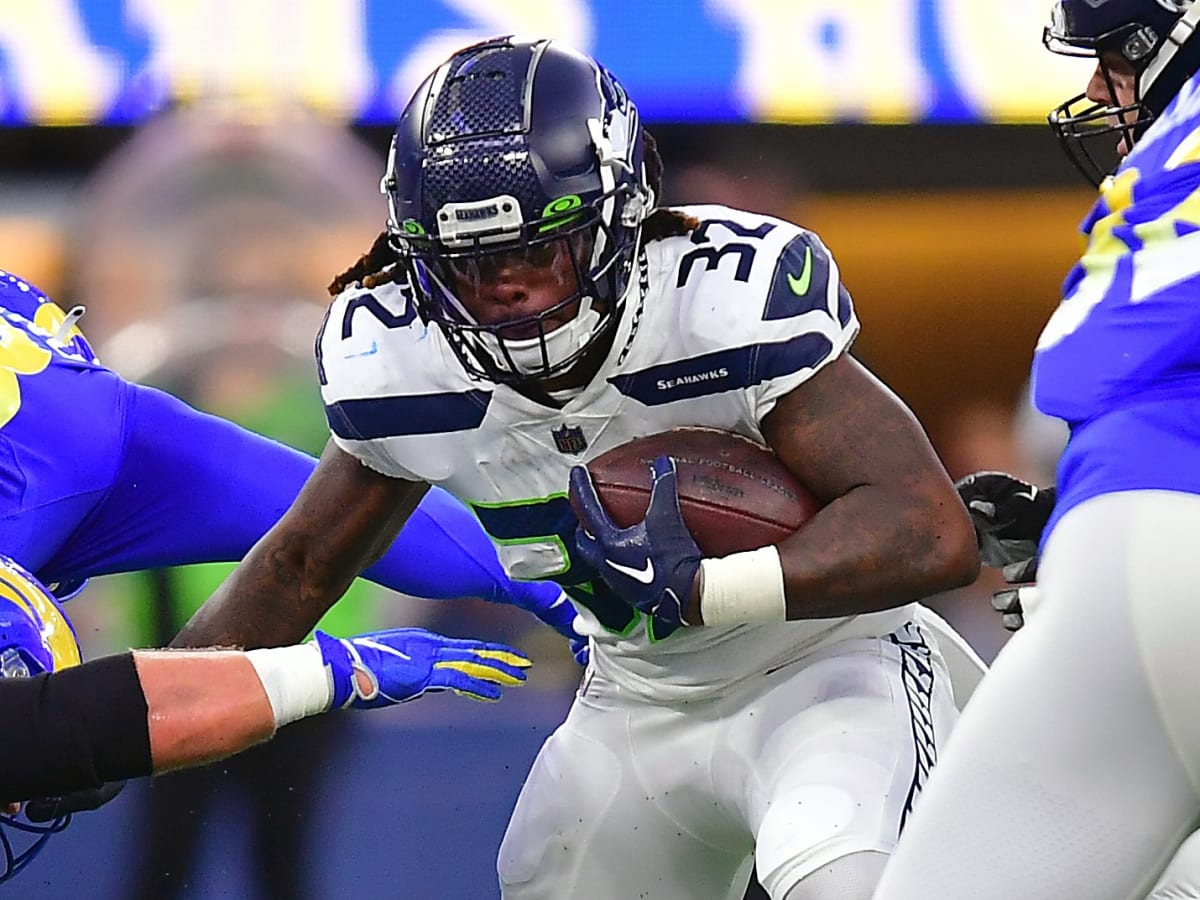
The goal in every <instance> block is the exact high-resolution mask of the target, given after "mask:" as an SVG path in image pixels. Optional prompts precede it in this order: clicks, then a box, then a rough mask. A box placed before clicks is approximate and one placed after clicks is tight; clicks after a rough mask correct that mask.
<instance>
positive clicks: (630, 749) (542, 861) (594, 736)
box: [499, 623, 982, 900]
mask: <svg viewBox="0 0 1200 900" xmlns="http://www.w3.org/2000/svg"><path fill="white" fill-rule="evenodd" d="M941 624H942V625H943V626H944V623H941ZM954 639H956V640H957V638H956V637H955V638H954ZM958 650H960V648H956V651H958ZM965 652H966V656H964V655H963V653H962V652H957V653H956V659H965V658H966V657H971V658H972V659H974V657H973V655H971V654H970V651H965ZM974 665H975V666H976V667H978V669H979V670H981V668H982V667H981V666H980V665H979V663H978V660H977V659H975V662H974ZM589 675H591V673H590V672H589ZM978 675H979V671H973V672H970V673H969V674H968V676H967V681H970V680H971V679H973V678H975V677H978ZM956 718H957V710H956V709H955V705H954V697H953V693H952V691H951V687H950V680H949V676H948V674H947V669H946V664H945V662H944V660H943V658H942V656H941V653H940V652H939V650H938V648H937V645H936V643H935V642H934V639H933V638H932V637H931V636H930V634H929V632H928V631H927V629H926V628H923V627H918V626H916V625H909V626H906V627H905V628H903V629H901V630H900V631H898V632H896V633H894V634H893V635H891V636H888V637H884V638H867V639H854V640H846V641H842V642H839V643H836V644H832V645H829V646H827V647H824V648H822V649H820V650H818V651H816V652H815V653H813V654H812V655H810V656H807V657H804V658H802V659H800V660H799V661H797V662H794V663H792V664H790V665H787V666H785V667H783V668H782V669H779V670H777V671H774V672H771V673H769V674H765V675H764V676H762V677H758V678H754V679H749V680H747V681H746V682H743V683H741V684H739V685H737V686H735V687H734V688H732V689H731V690H730V691H729V692H727V693H725V694H724V695H722V696H721V697H719V698H716V699H711V700H705V701H700V702H687V703H678V704H673V705H669V704H659V705H655V704H651V703H649V702H648V701H646V700H643V699H640V698H636V697H631V696H629V695H628V693H627V692H625V691H622V690H621V689H620V688H618V687H617V686H616V685H614V684H612V683H611V682H608V681H605V680H602V679H601V678H600V677H598V676H593V677H590V680H585V686H584V688H582V689H581V691H580V694H579V695H578V696H577V698H576V701H575V704H574V706H573V707H572V709H571V713H570V715H569V716H568V717H567V720H566V721H565V722H564V723H563V724H562V725H561V726H560V727H559V728H558V730H557V731H556V732H555V733H554V734H553V735H552V736H551V737H550V739H549V740H548V741H547V742H546V744H545V745H544V746H543V747H542V750H541V753H540V754H539V755H538V758H537V760H536V762H535V763H534V765H533V769H532V771H531V772H530V774H529V777H528V779H527V780H526V782H525V787H524V789H523V790H522V791H521V796H520V799H519V800H518V801H517V807H516V810H515V812H514V813H513V817H512V820H511V822H510V823H509V826H508V833H507V834H506V835H505V837H504V843H503V845H502V846H501V848H500V858H499V873H500V882H501V885H502V887H503V895H504V897H505V898H507V900H534V898H536V900H551V898H553V900H565V898H570V900H638V898H643V900H700V898H716V900H720V898H726V897H728V898H740V897H741V896H742V894H743V892H744V890H745V886H746V883H747V880H748V877H749V872H750V867H751V865H752V864H753V863H754V862H755V861H757V864H758V873H759V878H760V880H761V882H762V884H763V885H764V887H765V888H766V889H767V891H768V892H769V893H770V894H771V896H772V897H773V898H775V900H781V898H783V897H784V896H785V895H786V894H787V892H788V891H789V890H791V888H792V887H793V886H794V885H796V884H797V883H798V882H800V881H801V880H802V879H803V878H805V877H806V876H808V875H810V874H812V873H813V872H815V871H817V870H818V869H820V868H821V867H827V866H829V865H830V864H831V863H834V862H835V861H836V860H839V859H842V858H844V857H846V856H847V855H848V854H853V853H859V852H871V853H885V854H886V853H889V852H890V851H891V849H892V847H893V844H894V843H895V841H896V836H897V834H898V832H899V830H900V828H901V827H902V826H903V824H904V822H905V820H906V818H907V816H908V813H909V809H910V805H911V803H912V801H913V799H914V798H915V796H916V794H917V793H918V792H919V791H920V789H921V787H922V785H923V783H924V781H925V778H926V776H927V775H928V771H929V767H930V766H931V765H932V764H933V762H934V760H935V758H936V753H937V742H938V741H939V740H941V739H942V737H943V736H944V735H945V734H947V733H948V731H949V729H950V727H951V725H952V724H953V722H954V720H955V719H956ZM876 877H877V870H876V871H875V872H874V873H873V875H872V877H871V882H870V884H868V885H867V887H866V890H867V891H869V890H870V886H871V885H873V884H874V879H875V878H876ZM860 896H866V894H865V893H863V894H861V895H860ZM831 900H832V897H831Z"/></svg>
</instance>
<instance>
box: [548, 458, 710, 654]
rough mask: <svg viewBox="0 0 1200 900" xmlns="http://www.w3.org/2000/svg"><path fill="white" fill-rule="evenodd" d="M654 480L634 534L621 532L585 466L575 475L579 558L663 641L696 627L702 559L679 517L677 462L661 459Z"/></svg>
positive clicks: (573, 495) (573, 491)
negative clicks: (691, 611) (694, 599)
mask: <svg viewBox="0 0 1200 900" xmlns="http://www.w3.org/2000/svg"><path fill="white" fill-rule="evenodd" d="M650 476H651V486H650V503H649V506H648V507H647V509H646V517H645V518H644V519H642V521H641V522H638V523H637V524H636V525H634V526H632V527H630V528H618V527H617V526H616V524H614V522H613V521H612V519H610V518H609V517H608V513H607V512H605V510H604V507H603V505H601V503H600V498H599V497H597V496H596V487H595V485H593V484H592V476H591V475H590V474H589V473H588V470H587V469H586V468H584V467H583V466H575V467H574V468H573V469H571V487H570V492H571V504H572V506H573V507H574V509H575V511H576V514H577V515H578V516H579V527H578V529H576V531H575V544H576V547H577V548H578V550H579V555H580V556H581V557H582V558H583V560H584V561H585V562H587V563H588V564H589V565H591V566H592V567H594V568H595V569H596V570H597V571H598V572H599V573H600V577H601V578H603V579H604V581H605V583H606V584H607V585H608V586H609V587H610V588H612V590H613V591H614V592H615V593H616V595H617V596H618V597H620V598H621V599H622V600H624V601H625V602H626V603H628V604H629V605H630V606H632V607H634V608H635V609H637V610H639V611H641V612H643V613H645V614H646V615H648V616H650V624H651V636H652V637H654V638H655V639H661V638H665V637H666V636H667V635H669V634H671V633H672V632H673V631H675V629H677V628H679V627H680V626H686V625H689V624H691V623H690V622H688V620H687V613H688V607H689V605H690V603H691V596H692V589H693V587H694V585H695V583H696V578H697V577H698V575H699V572H700V558H701V554H700V548H699V547H697V546H696V541H695V540H694V539H693V538H692V535H691V532H689V531H688V530H687V526H686V525H684V523H683V514H682V513H681V512H680V511H679V490H678V484H677V482H678V474H677V473H676V471H675V460H674V459H672V458H671V457H669V456H660V457H658V458H657V459H655V460H654V462H653V463H652V464H651V466H650Z"/></svg>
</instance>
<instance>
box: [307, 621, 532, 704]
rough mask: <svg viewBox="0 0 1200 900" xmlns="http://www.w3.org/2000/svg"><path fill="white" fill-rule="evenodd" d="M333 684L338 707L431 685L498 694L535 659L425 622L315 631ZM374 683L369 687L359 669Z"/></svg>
mask: <svg viewBox="0 0 1200 900" xmlns="http://www.w3.org/2000/svg"><path fill="white" fill-rule="evenodd" d="M314 637H315V640H316V643H317V646H318V647H319V648H320V650H321V659H323V660H324V662H325V668H326V670H327V671H328V672H329V678H330V681H331V683H332V685H333V706H332V708H333V709H346V708H348V707H353V708H355V709H376V708H378V707H380V706H391V705H392V704H395V703H404V702H406V701H408V700H415V699H416V698H417V697H420V696H421V695H422V694H424V693H425V692H426V691H454V693H456V694H461V695H462V696H464V697H470V698H471V699H472V700H499V699H500V688H501V686H504V687H513V686H514V685H519V684H521V683H522V682H523V681H524V680H525V670H526V669H527V668H529V666H530V665H532V663H531V662H530V661H529V659H528V658H527V657H526V656H525V655H524V654H522V653H520V652H518V651H516V650H514V649H512V648H511V647H506V646H504V645H503V644H486V643H483V642H482V641H471V640H461V639H459V638H449V637H443V636H442V635H440V634H434V633H432V632H430V631H425V630H424V629H423V628H393V629H389V630H387V631H372V632H368V633H367V634H360V635H358V636H357V637H352V638H335V637H332V636H330V635H328V634H326V633H325V632H323V631H318V632H316V634H315V635H314ZM360 674H361V675H363V676H365V680H366V681H367V682H368V684H369V685H370V687H369V689H367V690H364V689H363V687H362V685H361V684H360V683H359V678H358V677H357V676H358V675H360Z"/></svg>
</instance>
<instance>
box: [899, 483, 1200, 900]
mask: <svg viewBox="0 0 1200 900" xmlns="http://www.w3.org/2000/svg"><path fill="white" fill-rule="evenodd" d="M1039 575H1040V586H1041V598H1040V602H1039V605H1038V607H1037V610H1036V612H1035V614H1033V615H1031V616H1028V617H1027V620H1026V626H1025V628H1023V629H1022V630H1021V631H1020V632H1018V633H1017V634H1016V635H1015V636H1014V637H1013V639H1012V640H1011V641H1010V642H1009V644H1008V646H1007V647H1005V649H1004V650H1003V651H1002V652H1001V653H1000V656H999V658H998V659H997V660H996V663H995V665H994V666H993V668H992V671H991V673H990V674H989V675H988V677H987V678H985V679H984V681H983V684H982V685H981V686H980V688H979V691H978V692H977V693H976V695H975V697H974V699H973V700H972V701H971V705H970V706H969V707H967V709H966V711H965V712H964V714H963V718H962V721H961V722H960V723H959V725H958V727H957V729H956V730H955V734H954V737H953V739H952V740H951V741H950V745H949V748H948V751H947V752H946V754H945V755H944V758H943V759H942V760H941V761H940V762H939V764H938V768H937V770H936V771H935V772H934V773H933V777H932V778H931V780H930V784H929V788H928V790H927V791H926V792H925V796H924V797H922V798H921V805H920V808H919V809H918V810H917V813H916V815H915V816H914V817H913V821H912V823H911V825H910V826H909V828H908V829H907V830H906V831H905V834H904V840H903V841H901V842H900V847H899V849H898V850H897V853H896V855H895V856H894V857H893V858H892V860H891V861H890V863H889V864H888V866H887V870H886V872H885V874H884V877H883V880H882V882H881V883H880V886H879V890H878V891H877V893H876V895H875V896H876V900H963V898H971V900H1012V898H1018V897H1019V898H1021V900H1060V898H1063V897H1079V898H1086V900H1142V898H1145V897H1146V896H1147V893H1148V892H1150V891H1151V889H1152V886H1154V885H1155V882H1156V880H1157V879H1159V877H1160V875H1161V874H1162V873H1163V870H1164V867H1165V866H1167V864H1168V862H1169V861H1170V860H1171V859H1172V856H1174V855H1175V854H1176V851H1177V850H1178V849H1179V848H1180V845H1181V843H1182V842H1183V841H1184V840H1185V839H1186V838H1187V837H1188V835H1189V833H1190V832H1193V831H1194V830H1195V829H1196V827H1197V825H1198V824H1200V702H1198V701H1197V685H1200V643H1198V641H1197V638H1198V637H1200V496H1194V495H1189V494H1178V493H1168V492H1161V491H1158V492H1156V491H1137V492H1128V493H1120V494H1111V495H1106V496H1102V497H1097V498H1095V499H1093V500H1090V501H1088V502H1086V503H1083V504H1081V505H1080V506H1079V507H1078V508H1077V509H1074V510H1072V511H1071V512H1069V513H1067V515H1066V516H1064V517H1063V520H1062V521H1061V523H1060V524H1059V525H1058V527H1057V528H1056V529H1055V531H1054V533H1053V534H1052V535H1051V536H1050V540H1049V541H1048V543H1047V546H1046V552H1045V555H1044V557H1043V563H1042V565H1041V570H1040V573H1039ZM1198 863H1200V847H1198V846H1196V841H1192V842H1191V843H1189V844H1188V845H1185V846H1184V848H1183V850H1182V851H1180V853H1179V856H1178V858H1177V859H1176V860H1175V862H1174V863H1173V864H1172V865H1171V867H1170V870H1169V871H1168V872H1167V874H1166V875H1164V876H1163V881H1162V882H1161V883H1160V884H1158V886H1157V887H1154V890H1153V893H1152V894H1151V896H1152V897H1153V898H1154V900H1167V898H1183V897H1196V896H1200V895H1198V894H1197V891H1196V888H1197V883H1198V881H1200V879H1198V878H1197V875H1198V874H1200V865H1198Z"/></svg>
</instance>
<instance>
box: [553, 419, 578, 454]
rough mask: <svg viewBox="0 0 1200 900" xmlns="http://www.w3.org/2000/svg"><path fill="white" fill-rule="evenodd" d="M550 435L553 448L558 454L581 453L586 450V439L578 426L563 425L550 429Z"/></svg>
mask: <svg viewBox="0 0 1200 900" xmlns="http://www.w3.org/2000/svg"><path fill="white" fill-rule="evenodd" d="M550 433H551V434H552V435H554V446H555V447H557V448H558V452H559V453H582V452H583V451H584V450H586V449H587V438H585V437H584V436H583V429H582V428H580V427H579V426H578V425H564V426H563V427H562V428H555V429H552V430H551V432H550Z"/></svg>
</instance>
